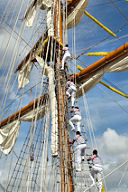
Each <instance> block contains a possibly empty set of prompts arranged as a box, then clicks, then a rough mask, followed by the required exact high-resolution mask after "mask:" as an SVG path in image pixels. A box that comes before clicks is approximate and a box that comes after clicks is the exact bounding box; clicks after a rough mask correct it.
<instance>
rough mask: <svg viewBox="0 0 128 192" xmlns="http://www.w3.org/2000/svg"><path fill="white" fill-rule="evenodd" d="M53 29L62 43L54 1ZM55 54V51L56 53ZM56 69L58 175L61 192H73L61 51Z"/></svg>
mask: <svg viewBox="0 0 128 192" xmlns="http://www.w3.org/2000/svg"><path fill="white" fill-rule="evenodd" d="M54 13H55V14H54V18H55V19H54V27H55V36H56V37H57V39H59V41H60V44H62V43H63V33H62V32H63V31H62V18H61V1H60V0H55V12H54ZM56 52H57V51H56ZM57 55H58V56H57V61H56V64H55V68H56V88H57V89H56V90H57V101H58V133H59V156H60V174H61V192H73V179H72V174H71V172H72V170H71V169H72V162H71V149H70V146H69V145H68V142H69V136H67V135H68V130H66V125H65V114H66V106H65V105H66V100H67V98H66V91H65V83H66V81H65V82H64V76H65V74H64V72H62V71H60V70H58V66H59V68H60V67H61V65H62V64H61V59H60V57H59V55H62V50H60V52H58V54H57Z"/></svg>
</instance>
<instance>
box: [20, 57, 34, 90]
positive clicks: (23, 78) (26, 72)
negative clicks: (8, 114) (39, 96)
mask: <svg viewBox="0 0 128 192" xmlns="http://www.w3.org/2000/svg"><path fill="white" fill-rule="evenodd" d="M32 67H33V62H31V61H27V63H25V65H23V66H22V68H21V69H20V70H19V74H18V88H19V89H20V88H24V87H25V86H26V85H27V84H28V83H29V81H30V73H31V70H32Z"/></svg>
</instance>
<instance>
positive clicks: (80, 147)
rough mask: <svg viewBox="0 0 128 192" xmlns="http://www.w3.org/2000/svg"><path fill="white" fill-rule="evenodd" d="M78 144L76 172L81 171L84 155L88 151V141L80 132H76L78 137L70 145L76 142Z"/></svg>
mask: <svg viewBox="0 0 128 192" xmlns="http://www.w3.org/2000/svg"><path fill="white" fill-rule="evenodd" d="M75 141H76V142H77V146H76V163H77V166H76V171H81V161H84V154H85V149H86V140H85V138H84V136H82V135H81V133H80V132H79V131H77V132H76V136H75V137H74V139H73V140H72V141H70V142H69V144H73V143H74V142H75Z"/></svg>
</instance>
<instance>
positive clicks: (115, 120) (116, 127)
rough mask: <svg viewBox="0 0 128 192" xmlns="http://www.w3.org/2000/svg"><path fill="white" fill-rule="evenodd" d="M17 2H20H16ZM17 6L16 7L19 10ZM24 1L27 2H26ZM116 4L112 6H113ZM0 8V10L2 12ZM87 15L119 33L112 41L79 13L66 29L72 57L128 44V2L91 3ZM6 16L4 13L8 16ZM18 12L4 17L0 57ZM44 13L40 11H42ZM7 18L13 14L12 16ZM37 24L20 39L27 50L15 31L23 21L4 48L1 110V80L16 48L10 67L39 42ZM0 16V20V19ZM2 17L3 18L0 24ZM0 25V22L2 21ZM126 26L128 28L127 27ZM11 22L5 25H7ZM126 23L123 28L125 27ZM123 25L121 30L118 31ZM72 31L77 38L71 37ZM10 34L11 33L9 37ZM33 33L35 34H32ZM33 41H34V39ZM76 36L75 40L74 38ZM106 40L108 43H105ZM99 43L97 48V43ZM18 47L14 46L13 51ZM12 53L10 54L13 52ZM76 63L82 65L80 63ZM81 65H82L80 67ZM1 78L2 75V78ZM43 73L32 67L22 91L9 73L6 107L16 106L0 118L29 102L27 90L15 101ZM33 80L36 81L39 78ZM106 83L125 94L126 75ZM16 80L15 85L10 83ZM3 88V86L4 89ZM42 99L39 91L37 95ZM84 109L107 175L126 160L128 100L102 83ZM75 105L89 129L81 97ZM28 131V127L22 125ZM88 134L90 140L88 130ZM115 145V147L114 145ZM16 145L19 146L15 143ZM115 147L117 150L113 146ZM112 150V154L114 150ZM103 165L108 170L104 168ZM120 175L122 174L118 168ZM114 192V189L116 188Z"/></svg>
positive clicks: (89, 59) (0, 72) (110, 77)
mask: <svg viewBox="0 0 128 192" xmlns="http://www.w3.org/2000/svg"><path fill="white" fill-rule="evenodd" d="M7 2H8V1H7V0H1V1H0V16H2V15H3V14H4V13H5V12H4V10H5V9H4V8H6V4H7ZM19 2H20V1H19ZM19 2H18V3H17V4H16V6H17V7H18V5H19ZM25 2H26V1H23V5H24V6H23V7H22V10H21V14H20V16H19V18H20V19H21V18H22V17H23V14H24V10H25V9H26V4H25ZM27 2H28V1H27ZM112 2H113V3H114V5H113V4H112ZM2 7H3V9H2ZM87 11H88V12H89V13H90V14H92V15H93V16H94V17H96V19H98V20H99V21H100V22H102V23H103V24H104V25H105V26H106V27H108V28H109V29H110V30H112V31H113V32H114V33H116V34H117V37H116V38H115V37H113V36H111V35H110V34H108V33H107V32H106V31H104V30H103V29H102V28H100V27H99V26H98V25H97V24H95V23H94V22H93V21H92V20H91V19H90V18H88V17H87V16H86V15H83V18H82V20H81V22H80V24H79V25H78V26H77V27H76V28H75V29H70V30H69V31H68V44H69V48H70V51H71V53H74V52H73V50H74V47H72V45H73V44H74V42H75V51H76V55H77V54H79V53H81V52H82V50H83V49H84V50H85V51H86V49H88V48H89V47H92V48H91V49H90V50H89V52H98V51H102V52H103V51H105V52H110V51H113V50H115V49H117V48H118V47H120V46H122V45H123V44H124V43H126V42H127V41H128V35H127V34H128V33H127V32H128V14H127V13H128V2H126V1H125V0H113V1H111V0H104V1H103V0H97V1H95V0H90V2H89V4H88V7H87ZM6 14H7V12H6ZM16 14H17V12H16V10H15V11H14V12H13V11H12V12H11V13H10V14H9V16H8V17H7V20H6V24H4V25H2V24H1V25H0V42H1V45H2V46H1V45H0V58H2V57H3V55H4V53H5V48H6V45H7V41H8V40H9V33H11V28H12V27H13V26H14V20H15V19H16ZM43 14H44V13H43ZM11 16H13V17H12V18H11ZM38 17H39V24H38V25H37V26H36V24H35V23H34V27H35V29H34V27H33V28H31V29H25V31H24V33H23V34H22V33H21V35H22V37H23V39H24V40H25V41H26V42H27V43H29V46H27V45H26V43H25V42H23V41H22V40H21V41H20V40H19V41H17V38H18V36H17V35H16V33H15V32H17V33H19V30H20V27H21V26H22V22H21V20H18V23H17V25H16V27H15V30H14V31H15V32H14V33H13V35H12V38H11V40H10V44H9V47H8V49H7V54H6V58H5V60H4V63H3V65H2V68H1V69H0V75H1V81H0V88H1V90H2V92H1V94H0V103H1V106H3V98H4V96H5V89H4V87H5V86H6V85H7V81H5V82H3V81H4V80H3V79H4V78H6V77H7V75H10V73H11V72H10V73H9V74H8V73H7V72H8V70H7V69H8V68H9V65H10V64H11V63H13V62H12V61H11V59H14V58H15V53H16V50H17V49H18V48H20V49H19V52H18V57H17V58H16V63H15V66H14V68H16V66H17V65H18V63H20V61H21V60H22V59H23V58H24V56H25V55H26V54H27V52H28V50H30V47H32V46H33V44H34V43H35V42H36V41H37V39H38V37H39V34H41V32H42V31H43V30H44V27H42V26H41V25H40V23H41V19H42V18H43V17H44V15H41V12H40V14H39V16H38ZM0 18H1V17H0ZM4 19H5V17H3V19H2V21H3V20H4ZM0 21H1V20H0ZM126 23H127V24H126ZM8 24H9V26H10V27H9V26H8ZM125 24H126V25H125ZM123 25H124V27H122V26H123ZM74 31H75V36H73V35H74ZM8 32H9V33H8ZM34 33H35V34H36V35H35V36H34ZM35 37H36V38H35ZM74 38H75V39H74ZM104 39H106V40H104ZM96 44H97V45H96ZM15 46H16V47H15ZM12 50H13V51H14V52H13V51H12ZM100 58H101V57H96V56H86V55H84V56H82V57H80V58H79V59H80V61H82V62H83V63H84V64H85V65H86V66H89V65H91V64H93V63H94V62H96V61H97V60H99V59H100ZM76 64H79V65H81V64H80V63H79V62H78V61H76ZM81 66H82V67H85V66H84V65H81ZM3 74H4V75H3ZM38 74H40V75H41V71H37V69H36V68H35V67H34V68H33V71H32V75H31V83H30V84H29V85H28V86H27V87H26V88H25V90H17V79H15V78H17V75H16V74H13V73H12V76H11V77H10V78H11V80H10V82H9V87H8V93H7V95H8V96H7V103H6V106H7V105H8V104H9V103H10V102H14V101H15V102H14V104H13V105H12V106H11V107H9V109H8V112H7V113H5V114H4V116H7V115H9V114H11V113H12V111H14V110H15V111H16V108H17V104H19V107H23V106H25V105H26V104H28V103H29V102H30V101H31V98H30V95H31V93H30V91H28V92H27V93H26V94H25V98H23V101H22V102H21V103H20V99H16V100H15V97H19V96H21V95H22V94H23V92H25V91H27V90H28V89H29V88H30V87H31V86H33V85H35V84H36V83H37V82H39V81H40V79H41V76H39V75H38ZM37 76H38V77H39V78H37ZM104 77H105V78H106V79H107V80H108V81H110V82H111V83H113V84H114V85H116V86H117V87H119V88H120V89H122V90H123V91H124V92H125V93H127V94H128V72H121V73H111V74H105V76H104ZM12 82H14V86H11V85H12ZM3 84H4V86H3ZM35 92H36V90H35V89H34V90H33V95H35ZM38 96H40V94H39V92H38V94H37V97H38ZM86 98H87V102H88V108H89V113H90V118H91V122H92V125H93V128H94V132H95V136H96V140H97V146H98V149H99V151H100V155H101V157H102V159H103V162H104V166H105V173H106V172H109V171H111V170H112V168H115V167H116V166H117V165H119V164H120V163H122V162H123V161H125V160H126V159H128V149H127V147H126V146H127V142H126V141H127V140H128V99H127V98H124V97H122V96H120V95H117V94H116V93H113V92H112V91H110V90H108V89H107V88H105V87H103V86H102V85H100V84H98V85H97V86H96V87H95V88H93V89H92V90H91V91H89V92H88V93H87V94H86ZM78 103H79V106H80V109H81V112H82V117H83V123H84V124H85V127H86V126H87V116H86V113H85V107H84V105H83V99H82V98H81V99H80V100H79V101H78ZM24 126H25V124H22V126H21V131H20V137H19V139H18V141H17V142H19V143H20V142H21V141H22V140H23V139H24V137H25V135H26V131H24ZM26 127H27V126H26ZM87 130H88V128H87ZM87 136H88V139H89V144H90V138H89V134H88V132H87ZM113 143H115V145H114V144H113ZM19 145H20V144H19ZM116 146H118V148H117V147H116ZM118 149H119V150H118ZM113 151H114V152H113ZM106 167H107V168H106ZM119 172H120V173H119V174H121V173H122V172H123V169H122V171H120V170H119ZM115 178H116V181H115V185H114V184H111V185H110V180H113V183H114V179H113V178H112V177H110V179H108V181H107V188H108V192H111V191H114V190H115V189H116V185H117V183H118V181H119V177H118V176H115ZM127 186H128V183H127V182H126V181H125V179H124V182H123V183H122V185H121V186H120V187H119V188H118V190H117V191H119V192H123V191H125V192H126V189H127V188H128V187H127ZM115 191H116V190H115Z"/></svg>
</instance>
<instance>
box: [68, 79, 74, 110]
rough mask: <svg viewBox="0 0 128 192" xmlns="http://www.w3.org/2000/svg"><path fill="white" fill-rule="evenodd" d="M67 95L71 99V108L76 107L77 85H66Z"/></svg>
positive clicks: (70, 82) (69, 83) (69, 82)
mask: <svg viewBox="0 0 128 192" xmlns="http://www.w3.org/2000/svg"><path fill="white" fill-rule="evenodd" d="M66 95H67V97H68V99H69V98H70V97H71V106H72V107H74V104H75V98H76V85H75V84H74V83H73V82H72V81H67V83H66Z"/></svg>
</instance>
